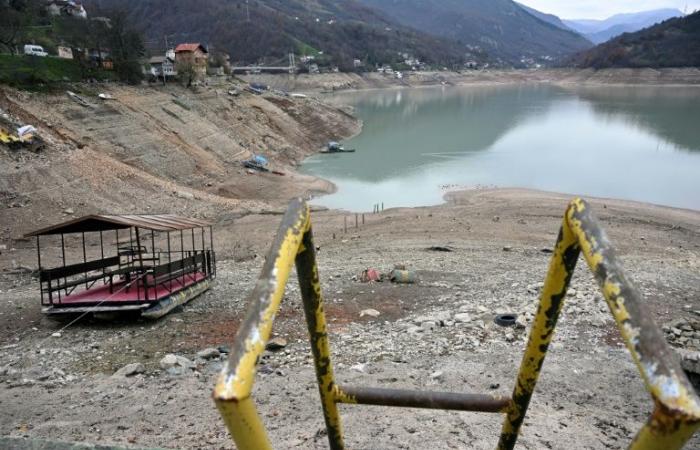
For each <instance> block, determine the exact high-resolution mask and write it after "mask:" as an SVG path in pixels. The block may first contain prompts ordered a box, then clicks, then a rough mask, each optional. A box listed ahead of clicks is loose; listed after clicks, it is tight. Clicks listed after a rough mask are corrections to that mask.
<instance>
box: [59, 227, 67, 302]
mask: <svg viewBox="0 0 700 450" xmlns="http://www.w3.org/2000/svg"><path fill="white" fill-rule="evenodd" d="M61 265H62V266H63V267H64V268H65V267H66V243H65V240H64V238H63V233H61ZM67 280H68V278H66V277H63V286H64V287H65V285H66V284H67V283H66V282H67ZM58 284H59V287H60V284H61V282H60V281H59V283H58ZM67 294H68V291H67V290H66V295H67ZM58 301H59V302H60V301H61V289H59V290H58Z"/></svg>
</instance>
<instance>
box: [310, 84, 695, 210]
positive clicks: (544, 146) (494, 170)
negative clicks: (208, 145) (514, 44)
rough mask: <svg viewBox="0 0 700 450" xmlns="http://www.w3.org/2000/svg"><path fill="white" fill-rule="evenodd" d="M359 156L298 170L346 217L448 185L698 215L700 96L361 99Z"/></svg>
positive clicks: (407, 95) (348, 99) (408, 202)
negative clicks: (331, 187) (324, 186)
mask: <svg viewBox="0 0 700 450" xmlns="http://www.w3.org/2000/svg"><path fill="white" fill-rule="evenodd" d="M333 100H334V101H337V102H340V103H343V104H349V105H352V106H353V107H354V108H355V113H356V115H357V116H359V117H360V118H361V119H362V120H363V121H364V128H363V131H362V133H361V134H360V135H359V136H357V137H356V138H354V139H351V140H349V141H347V142H345V146H346V148H356V149H357V152H356V153H352V154H338V155H315V156H312V157H310V158H308V159H307V160H306V161H305V162H304V164H303V167H302V171H304V172H306V173H310V174H313V175H316V176H319V177H322V178H325V179H328V180H330V181H332V182H333V183H335V184H336V185H337V186H338V191H337V193H335V194H332V195H327V196H323V197H320V198H317V199H315V200H314V202H313V203H314V204H319V205H323V206H328V207H332V208H340V209H347V210H351V211H371V210H372V207H373V205H374V204H376V203H382V202H383V203H384V205H385V207H396V206H423V205H434V204H439V203H442V201H443V200H442V197H443V195H444V194H445V192H446V191H447V190H449V189H455V188H460V187H461V188H471V187H477V186H488V187H491V186H497V187H520V188H534V189H541V190H547V191H554V192H563V193H569V194H574V195H582V196H596V197H611V198H621V199H629V200H638V201H644V202H650V203H656V204H662V205H669V206H677V207H685V208H692V209H700V88H693V87H586V88H571V89H568V88H566V89H564V88H560V87H554V86H550V85H520V86H505V87H493V86H488V87H485V86H477V87H444V88H426V89H405V90H381V91H367V92H355V93H348V94H341V95H338V96H336V97H335V98H334V99H333Z"/></svg>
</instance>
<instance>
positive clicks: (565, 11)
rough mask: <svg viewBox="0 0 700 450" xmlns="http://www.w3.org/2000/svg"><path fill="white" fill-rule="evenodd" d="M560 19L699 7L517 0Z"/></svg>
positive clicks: (688, 0) (680, 2)
mask: <svg viewBox="0 0 700 450" xmlns="http://www.w3.org/2000/svg"><path fill="white" fill-rule="evenodd" d="M519 1H520V3H523V4H525V5H527V6H530V7H532V8H535V9H538V10H540V11H542V12H546V13H550V14H556V15H557V16H559V17H561V18H562V19H605V18H607V17H610V16H612V15H615V14H618V13H628V12H638V11H647V10H650V9H660V8H677V9H680V10H681V11H683V10H685V6H686V5H688V13H691V12H693V11H694V10H696V9H700V0H519Z"/></svg>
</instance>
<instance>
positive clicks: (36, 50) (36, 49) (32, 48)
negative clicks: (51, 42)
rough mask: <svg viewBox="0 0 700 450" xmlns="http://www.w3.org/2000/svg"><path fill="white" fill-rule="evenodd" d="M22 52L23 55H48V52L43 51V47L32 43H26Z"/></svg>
mask: <svg viewBox="0 0 700 450" xmlns="http://www.w3.org/2000/svg"><path fill="white" fill-rule="evenodd" d="M24 54H25V55H34V56H48V55H49V54H48V53H46V52H45V51H44V47H42V46H40V45H32V44H27V45H25V46H24Z"/></svg>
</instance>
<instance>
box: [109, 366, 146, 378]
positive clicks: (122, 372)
mask: <svg viewBox="0 0 700 450" xmlns="http://www.w3.org/2000/svg"><path fill="white" fill-rule="evenodd" d="M145 372H146V367H145V366H144V365H143V364H141V363H133V364H128V365H126V366H124V367H122V368H121V369H119V370H117V371H116V372H114V375H112V377H114V378H120V377H133V376H134V375H138V374H141V373H145Z"/></svg>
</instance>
